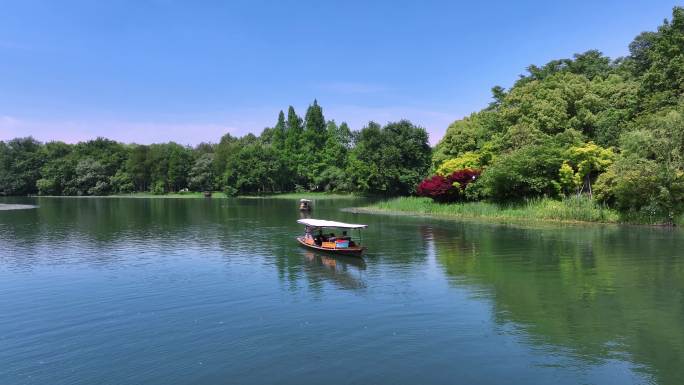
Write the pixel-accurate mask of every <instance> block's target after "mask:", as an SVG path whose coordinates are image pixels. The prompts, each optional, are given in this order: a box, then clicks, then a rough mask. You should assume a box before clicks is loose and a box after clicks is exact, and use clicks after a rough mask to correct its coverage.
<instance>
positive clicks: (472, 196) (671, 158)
mask: <svg viewBox="0 0 684 385" xmlns="http://www.w3.org/2000/svg"><path fill="white" fill-rule="evenodd" d="M682 42H684V8H681V7H675V8H674V9H673V12H672V18H671V20H665V21H664V22H663V24H662V25H660V26H659V27H658V29H657V31H655V32H643V33H641V34H640V35H638V36H637V37H636V38H635V39H634V40H633V41H632V42H631V43H630V44H629V55H627V56H625V57H621V58H617V59H611V58H608V57H606V56H604V55H603V54H602V53H601V52H599V51H597V50H589V51H586V52H584V53H580V54H575V55H574V56H573V57H572V58H567V59H558V60H552V61H550V62H549V63H546V64H544V65H542V66H537V65H531V66H529V67H528V68H527V73H526V74H524V75H521V76H520V78H519V79H518V80H517V81H516V82H515V83H514V85H513V86H512V87H511V88H509V89H504V88H503V87H500V86H495V87H493V88H492V99H493V100H492V102H491V103H490V104H489V105H488V106H487V107H486V108H484V109H483V110H481V111H478V112H475V113H473V114H471V115H470V116H468V117H465V118H463V119H460V120H457V121H455V122H454V123H452V124H451V125H450V126H449V127H448V129H447V131H446V134H445V136H444V137H443V138H442V139H441V140H440V141H439V143H438V144H437V145H436V147H435V148H434V149H431V148H430V146H429V145H428V135H427V132H426V131H425V130H424V129H423V128H421V127H419V126H416V125H414V124H413V123H411V122H409V121H406V120H401V121H398V122H393V123H388V124H386V125H385V126H380V125H379V124H377V123H374V122H369V123H368V125H367V126H366V127H364V128H362V129H361V130H358V131H354V130H351V129H350V128H349V127H348V125H347V124H345V123H341V124H339V125H338V124H337V123H336V122H335V121H328V120H326V119H325V118H324V115H323V110H322V108H321V106H319V105H318V103H317V102H316V101H314V102H313V103H312V104H311V105H310V106H309V108H308V109H307V111H306V114H305V116H304V118H301V117H300V116H298V115H297V113H296V112H295V110H294V108H293V107H289V109H288V110H287V114H285V113H284V112H283V111H281V112H280V113H279V115H278V118H277V120H276V124H275V125H274V126H273V127H269V128H266V129H264V130H263V132H262V133H261V134H260V135H259V136H255V135H252V134H249V135H245V136H243V137H241V138H235V137H233V136H231V135H230V134H226V135H224V136H223V137H222V138H221V139H220V141H219V142H218V143H202V144H200V145H198V146H195V147H193V148H191V147H187V146H181V145H179V144H176V143H164V144H152V145H137V144H123V143H118V142H115V141H111V140H107V139H104V138H98V139H96V140H91V141H88V142H82V143H78V144H74V145H72V144H66V143H62V142H49V143H40V142H38V141H36V140H34V139H32V138H17V139H13V140H10V141H7V142H0V195H26V194H39V195H108V194H129V193H144V194H156V195H162V194H169V193H177V192H179V191H181V190H184V189H189V190H190V191H195V192H201V191H208V190H210V191H222V192H223V193H224V194H226V195H228V196H235V195H271V194H276V193H307V194H306V196H308V193H310V192H329V193H356V194H372V195H382V196H386V197H396V196H408V195H419V196H422V197H427V198H430V199H432V200H434V202H438V203H441V204H442V206H439V205H438V204H437V203H435V204H434V205H428V203H429V202H427V201H426V200H417V199H403V200H402V199H399V200H395V201H391V202H394V203H392V204H394V205H399V206H401V207H403V206H404V205H408V204H409V203H410V204H411V205H417V206H419V209H420V210H428V211H435V212H442V211H443V212H450V211H451V212H454V213H459V212H460V213H461V214H460V215H476V213H477V212H482V213H489V214H487V215H493V216H497V215H504V216H506V215H513V216H515V215H521V216H538V218H540V219H545V218H549V219H554V220H555V219H556V218H561V219H560V220H566V219H563V218H569V219H568V220H589V221H607V222H617V221H625V222H634V223H648V224H676V223H677V222H678V221H679V218H680V217H681V215H682V213H683V212H684V44H683V43H682ZM411 202H412V203H411ZM466 202H467V203H469V204H463V203H466ZM578 202H580V203H578ZM389 204H390V203H387V205H389ZM515 207H517V208H515ZM520 207H524V208H525V209H524V210H523V211H524V214H518V212H519V210H520ZM381 208H382V206H377V207H375V209H381ZM502 208H503V209H502ZM514 208H515V209H514ZM387 209H390V208H389V207H387ZM511 210H513V211H511ZM516 210H518V211H516ZM596 210H598V214H597V211H596ZM407 211H411V210H407ZM500 211H502V212H503V214H500V213H499V212H500ZM478 215H479V214H478ZM597 215H598V216H597ZM482 216H484V215H482ZM582 218H583V219H582Z"/></svg>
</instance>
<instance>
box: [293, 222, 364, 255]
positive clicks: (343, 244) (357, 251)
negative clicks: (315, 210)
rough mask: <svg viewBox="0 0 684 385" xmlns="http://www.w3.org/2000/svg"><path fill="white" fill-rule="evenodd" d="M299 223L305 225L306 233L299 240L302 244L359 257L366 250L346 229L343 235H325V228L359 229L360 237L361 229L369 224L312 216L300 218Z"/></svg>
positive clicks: (319, 249) (315, 248)
mask: <svg viewBox="0 0 684 385" xmlns="http://www.w3.org/2000/svg"><path fill="white" fill-rule="evenodd" d="M297 223H300V224H302V225H304V235H302V236H298V237H297V241H298V242H299V244H300V245H302V246H304V247H307V248H309V249H313V250H318V251H324V252H327V253H333V254H340V255H351V256H357V257H360V256H361V255H362V254H363V252H364V251H365V250H366V248H365V247H363V246H361V245H360V244H359V243H358V242H356V241H353V240H352V239H351V237H350V236H347V235H346V231H343V235H342V236H341V237H334V236H333V237H326V236H324V235H323V229H326V228H337V229H345V230H346V229H349V230H354V229H357V230H359V239H360V238H361V237H360V231H361V229H365V228H366V227H368V226H367V225H359V224H353V223H344V222H335V221H327V220H323V219H311V218H304V219H300V220H298V221H297ZM316 231H318V234H315V232H316Z"/></svg>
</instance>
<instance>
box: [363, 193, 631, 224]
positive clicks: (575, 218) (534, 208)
mask: <svg viewBox="0 0 684 385" xmlns="http://www.w3.org/2000/svg"><path fill="white" fill-rule="evenodd" d="M356 210H357V211H360V212H370V213H373V212H381V213H395V214H407V215H430V216H438V217H447V218H466V219H485V220H496V221H558V222H600V223H618V222H620V215H619V213H618V212H617V211H615V210H612V209H610V208H607V207H604V206H602V205H600V204H598V203H596V202H595V201H592V200H590V199H587V198H567V199H564V200H554V199H548V198H539V199H532V200H529V201H527V202H525V203H522V204H517V205H498V204H494V203H487V202H468V203H452V204H440V203H435V202H433V201H432V200H431V199H429V198H418V197H401V198H394V199H390V200H387V201H382V202H378V203H375V204H373V205H370V206H367V207H362V208H358V209H356Z"/></svg>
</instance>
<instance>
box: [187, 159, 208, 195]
mask: <svg viewBox="0 0 684 385" xmlns="http://www.w3.org/2000/svg"><path fill="white" fill-rule="evenodd" d="M213 162H214V154H202V155H200V157H199V158H197V160H196V161H195V163H194V164H193V166H192V169H190V175H189V181H188V184H189V187H190V189H191V190H193V191H211V190H213V188H214V169H213Z"/></svg>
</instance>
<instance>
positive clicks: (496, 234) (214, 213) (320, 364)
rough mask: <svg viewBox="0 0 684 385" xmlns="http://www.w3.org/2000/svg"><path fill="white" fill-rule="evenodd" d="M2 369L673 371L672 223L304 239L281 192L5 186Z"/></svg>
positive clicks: (678, 323) (450, 375)
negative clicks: (335, 250) (90, 192)
mask: <svg viewBox="0 0 684 385" xmlns="http://www.w3.org/2000/svg"><path fill="white" fill-rule="evenodd" d="M0 202H5V203H24V204H37V205H39V207H38V208H35V209H27V210H5V211H0V384H51V385H60V384H165V385H169V384H458V383H460V384H682V383H684V233H683V232H682V230H678V229H664V228H647V227H627V226H625V227H620V226H599V225H589V226H534V227H529V226H528V227H520V226H512V225H496V224H482V223H473V222H450V221H444V220H434V219H428V218H410V217H397V216H382V215H375V216H373V215H364V214H352V213H347V212H341V211H340V210H339V209H340V208H343V207H347V206H357V205H361V204H363V203H364V202H363V201H362V200H334V201H333V200H328V201H325V200H319V201H316V202H315V203H314V207H315V209H314V211H313V217H315V218H326V219H335V220H341V221H349V222H357V223H358V222H360V223H367V224H369V226H370V227H369V228H368V229H367V230H366V231H364V232H363V233H362V235H363V241H364V243H365V244H366V245H367V246H368V248H369V250H368V253H367V255H366V256H365V257H364V258H363V259H356V258H351V257H346V258H336V257H330V256H326V255H320V254H315V253H312V252H311V251H307V250H305V249H303V248H301V247H299V246H298V245H297V243H296V242H295V240H294V236H295V235H298V234H299V233H300V232H301V231H302V228H301V227H302V226H300V225H297V224H296V222H295V221H296V219H298V218H299V215H300V213H299V211H298V210H297V201H296V200H285V199H187V200H185V199H115V198H112V199H102V198H93V199H74V198H64V199H60V198H43V199H30V198H23V199H16V198H15V199H10V198H5V199H4V200H1V201H0Z"/></svg>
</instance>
